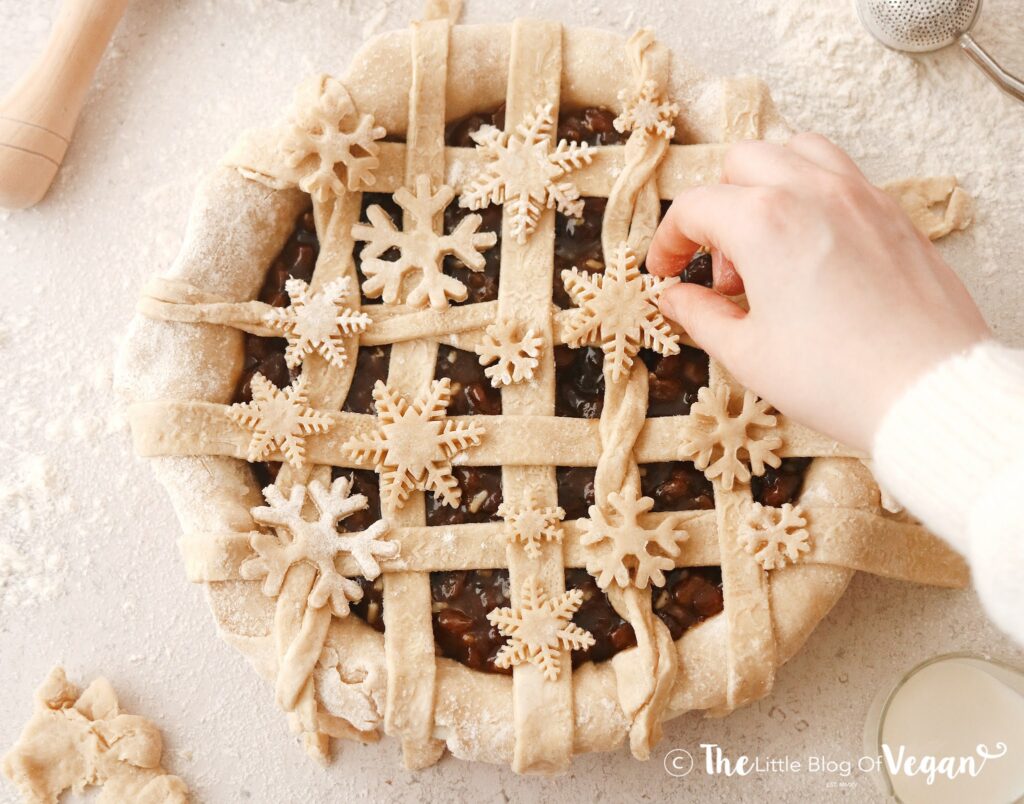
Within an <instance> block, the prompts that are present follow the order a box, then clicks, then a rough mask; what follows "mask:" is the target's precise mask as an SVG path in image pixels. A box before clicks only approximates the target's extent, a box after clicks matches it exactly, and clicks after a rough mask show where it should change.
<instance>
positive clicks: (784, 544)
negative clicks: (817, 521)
mask: <svg viewBox="0 0 1024 804" xmlns="http://www.w3.org/2000/svg"><path fill="white" fill-rule="evenodd" d="M739 539H740V544H742V545H743V549H745V550H746V551H747V552H748V553H750V555H752V556H753V557H754V558H755V559H757V561H758V563H759V564H760V565H761V566H762V567H764V568H765V569H766V570H771V569H782V568H783V567H784V566H786V563H787V562H791V563H794V564H795V563H796V562H797V561H799V560H800V557H801V554H803V553H806V552H808V551H809V550H810V549H811V544H810V534H809V533H808V532H807V518H806V517H805V515H804V512H803V509H802V508H801V507H800V506H799V505H797V506H794V505H792V504H790V503H786V504H785V505H783V506H782V507H781V508H771V507H769V506H766V505H761V503H754V505H753V506H752V507H751V509H750V513H749V515H748V517H747V521H746V522H745V523H744V525H743V528H742V529H741V530H740V533H739Z"/></svg>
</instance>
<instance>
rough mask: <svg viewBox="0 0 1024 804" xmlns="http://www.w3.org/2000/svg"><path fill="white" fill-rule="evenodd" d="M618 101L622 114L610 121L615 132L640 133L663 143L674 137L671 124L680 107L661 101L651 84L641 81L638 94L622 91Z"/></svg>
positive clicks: (654, 86) (651, 82)
mask: <svg viewBox="0 0 1024 804" xmlns="http://www.w3.org/2000/svg"><path fill="white" fill-rule="evenodd" d="M619 102H620V103H622V114H620V115H619V116H618V117H616V118H615V120H614V121H613V122H612V125H614V126H615V130H616V131H618V132H620V133H624V132H626V131H642V132H644V134H646V135H656V136H659V137H664V138H665V139H666V140H671V139H672V137H674V136H675V133H676V129H675V126H673V125H672V121H673V120H675V119H676V117H677V116H678V115H679V104H677V103H669V102H667V101H663V100H662V99H661V95H660V94H659V93H658V85H657V84H655V82H654V81H644V82H643V83H642V84H641V85H640V89H639V90H637V91H633V92H631V91H629V90H626V89H624V90H622V91H621V92H620V93H619Z"/></svg>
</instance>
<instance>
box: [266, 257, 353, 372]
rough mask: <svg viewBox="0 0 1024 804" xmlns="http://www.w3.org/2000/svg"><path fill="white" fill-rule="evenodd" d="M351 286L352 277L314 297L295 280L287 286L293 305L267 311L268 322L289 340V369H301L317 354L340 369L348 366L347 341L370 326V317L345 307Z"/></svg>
mask: <svg viewBox="0 0 1024 804" xmlns="http://www.w3.org/2000/svg"><path fill="white" fill-rule="evenodd" d="M349 285H350V281H349V278H348V277H339V278H338V279H335V280H333V281H331V282H328V283H327V284H326V285H324V287H323V288H322V289H321V290H319V291H318V292H317V293H310V291H309V285H307V284H306V283H305V282H304V281H303V280H301V279H297V278H295V277H292V278H291V279H289V280H288V281H287V282H286V283H285V290H286V291H288V297H289V298H290V299H291V304H290V305H289V306H288V307H275V308H273V309H272V310H269V311H267V314H266V316H264V321H266V323H267V324H268V325H269V326H270V327H272V328H273V329H275V330H277V331H278V332H280V333H281V335H282V336H284V337H285V338H287V339H288V348H287V349H286V350H285V353H284V359H285V362H286V363H287V364H288V367H289V368H295V367H297V366H299V365H300V364H301V363H302V361H303V360H305V358H306V357H307V356H308V355H310V354H312V353H313V352H314V351H316V352H319V353H320V354H321V356H322V357H323V358H324V359H325V360H327V361H328V362H329V363H331V364H332V365H334V366H336V367H337V368H341V367H342V366H344V365H345V358H346V355H345V341H344V339H345V337H346V336H349V335H355V334H356V333H359V332H363V331H364V330H365V329H366V328H367V327H368V326H369V325H370V316H369V315H367V314H366V313H362V312H359V311H357V310H353V309H352V308H351V307H349V306H348V305H347V304H346V303H345V302H346V300H347V298H348V296H349V293H350V289H349Z"/></svg>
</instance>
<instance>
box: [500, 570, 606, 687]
mask: <svg viewBox="0 0 1024 804" xmlns="http://www.w3.org/2000/svg"><path fill="white" fill-rule="evenodd" d="M582 603H583V590H582V589H570V590H569V591H567V592H563V593H562V594H560V595H559V596H558V597H554V598H548V596H547V595H546V594H545V593H544V591H543V590H542V589H541V586H540V582H539V581H538V580H537V578H536V577H534V576H532V575H531V576H530V577H529V578H527V579H526V581H525V583H523V592H522V595H521V596H520V602H519V605H518V606H517V607H514V608H502V609H494V610H493V611H491V612H489V613H488V615H487V619H488V620H489V621H490V623H491V625H493V626H494V627H495V628H497V629H498V631H500V632H501V634H502V635H503V636H506V637H508V643H507V644H506V645H505V646H504V647H502V649H501V650H499V651H498V654H497V656H495V657H494V663H495V664H496V665H497V666H498V667H503V668H509V667H515V666H517V665H520V664H524V663H525V662H530V663H531V664H535V665H537V666H538V667H540V668H541V670H542V671H543V672H544V678H546V679H547V680H548V681H555V680H556V679H557V678H558V675H559V673H560V672H561V657H560V656H559V653H560V652H561V651H563V650H585V649H586V648H589V647H591V646H592V645H593V644H594V637H593V636H591V634H590V632H589V631H584V630H583V629H582V628H580V627H579V626H578V625H576V624H575V623H574V622H572V616H573V615H574V614H575V613H576V611H577V610H578V609H579V607H580V605H581V604H582Z"/></svg>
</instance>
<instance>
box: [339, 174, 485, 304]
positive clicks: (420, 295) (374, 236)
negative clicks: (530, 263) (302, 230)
mask: <svg viewBox="0 0 1024 804" xmlns="http://www.w3.org/2000/svg"><path fill="white" fill-rule="evenodd" d="M454 197H455V191H454V190H452V188H451V187H449V186H448V185H442V186H441V188H440V189H439V190H438V191H437V192H436V193H433V192H431V190H430V177H429V176H417V177H416V194H415V195H413V194H412V193H411V192H409V190H408V189H407V188H405V187H401V188H399V189H398V190H397V191H396V192H395V194H394V199H395V203H396V204H398V206H400V207H401V208H402V209H404V210H405V211H406V212H407V213H408V215H409V218H410V219H411V221H412V224H411V227H410V228H409V229H402V230H399V229H398V228H396V226H395V223H394V221H392V220H391V218H390V216H389V215H388V214H387V213H386V212H385V211H384V210H383V209H382V208H381V207H380V206H378V205H376V204H374V205H373V206H371V207H370V208H369V209H367V211H366V216H367V217H368V218H369V220H370V223H369V225H367V224H365V223H357V224H356V225H355V226H353V227H352V237H354V238H355V239H356V240H361V241H364V242H365V243H366V245H365V246H363V250H362V251H361V252H360V259H361V263H362V264H361V268H362V272H363V274H364V275H365V276H366V280H365V281H364V282H363V293H365V294H366V295H367V296H368V297H370V298H371V299H376V298H378V297H381V298H383V299H384V302H385V304H396V303H399V301H400V299H399V293H400V292H401V290H402V280H403V279H404V278H405V276H406V274H409V273H411V272H413V271H418V272H419V281H418V282H417V283H416V284H415V285H414V286H413V287H412V289H411V290H409V291H408V297H407V298H406V299H405V300H404V301H405V302H406V303H407V304H409V305H411V306H413V307H425V306H426V305H427V303H428V302H429V303H430V306H431V307H433V308H435V309H444V308H446V307H447V306H448V300H449V299H453V300H454V301H465V299H466V297H467V296H468V295H469V291H468V290H467V289H466V286H465V285H464V284H462V282H460V281H459V280H458V279H456V278H455V277H453V276H448V275H447V274H445V273H444V271H443V268H444V257H445V255H447V254H453V255H455V256H456V257H458V258H459V260H461V261H462V263H463V265H465V266H466V267H467V268H468V269H469V270H471V271H482V270H483V269H484V266H485V265H486V260H485V259H484V256H483V254H482V253H481V252H483V251H486V250H487V249H489V248H491V246H493V245H494V244H495V243H496V242H498V236H497V235H496V234H495V233H494V232H478V231H477V229H479V228H480V223H481V220H482V219H481V217H480V216H479V215H467V216H466V217H465V218H463V219H462V220H461V221H459V224H458V226H456V227H455V229H454V230H453V231H452V232H451V233H450V234H438V233H437V232H435V231H434V220H435V219H436V218H437V217H438V216H439V215H442V214H443V213H444V210H445V208H446V207H447V206H448V204H449V203H451V200H452V199H453V198H454ZM390 249H397V251H398V252H399V257H398V259H397V260H387V259H383V255H384V253H385V252H387V251H389V250H390Z"/></svg>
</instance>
